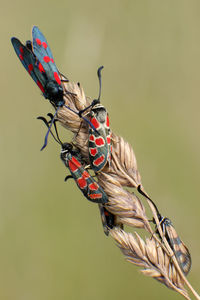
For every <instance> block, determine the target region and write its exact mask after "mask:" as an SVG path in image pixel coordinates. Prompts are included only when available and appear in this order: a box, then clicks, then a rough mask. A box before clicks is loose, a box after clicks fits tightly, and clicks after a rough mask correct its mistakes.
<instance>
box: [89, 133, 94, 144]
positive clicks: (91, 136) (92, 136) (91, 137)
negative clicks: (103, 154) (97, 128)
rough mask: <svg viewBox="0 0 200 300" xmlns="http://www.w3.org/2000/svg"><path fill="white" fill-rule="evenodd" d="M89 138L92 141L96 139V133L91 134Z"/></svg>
mask: <svg viewBox="0 0 200 300" xmlns="http://www.w3.org/2000/svg"><path fill="white" fill-rule="evenodd" d="M89 140H90V141H91V142H93V141H94V135H93V134H90V137H89Z"/></svg>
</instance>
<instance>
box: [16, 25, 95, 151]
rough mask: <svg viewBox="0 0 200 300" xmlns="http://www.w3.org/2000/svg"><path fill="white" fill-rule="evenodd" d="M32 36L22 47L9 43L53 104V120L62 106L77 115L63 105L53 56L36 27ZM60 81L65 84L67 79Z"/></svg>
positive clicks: (17, 41)
mask: <svg viewBox="0 0 200 300" xmlns="http://www.w3.org/2000/svg"><path fill="white" fill-rule="evenodd" d="M32 36H33V42H31V41H27V42H26V45H23V44H22V43H21V42H20V41H19V40H18V39H17V38H15V37H13V38H11V42H12V44H13V47H14V49H15V52H16V54H17V56H18V57H19V59H20V61H21V63H22V64H23V66H24V67H25V69H26V70H27V71H28V73H29V74H30V76H31V77H32V78H33V80H34V81H35V82H36V84H37V85H38V87H39V88H40V90H41V91H42V93H43V96H44V97H45V98H46V99H49V100H50V102H51V104H53V106H54V107H55V108H56V112H55V115H54V118H55V116H56V114H57V111H58V109H59V108H60V107H62V106H65V107H66V108H68V109H69V110H71V111H73V112H74V113H75V114H77V115H79V113H78V112H76V111H74V110H73V109H71V108H70V107H69V106H67V105H65V101H64V98H63V96H64V91H63V86H62V82H61V79H60V75H59V72H58V69H57V67H56V64H55V62H54V59H53V55H52V53H51V49H50V47H49V45H48V43H47V40H46V38H45V37H44V35H43V34H42V32H41V31H40V30H39V28H38V27H37V26H34V27H33V30H32ZM62 81H65V82H67V81H68V79H65V80H62ZM66 93H68V92H66ZM82 119H84V120H85V121H86V122H87V123H89V124H90V126H91V127H93V130H94V131H95V130H96V129H95V127H94V126H93V125H92V124H91V123H90V122H89V121H88V120H87V119H86V118H85V117H83V116H82ZM50 128H51V126H50ZM96 133H97V132H96ZM97 134H98V133H97ZM48 135H49V130H48V131H47V134H46V136H45V141H44V145H43V147H42V148H41V150H43V149H44V148H45V147H46V145H47V140H48Z"/></svg>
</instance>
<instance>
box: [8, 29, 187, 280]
mask: <svg viewBox="0 0 200 300" xmlns="http://www.w3.org/2000/svg"><path fill="white" fill-rule="evenodd" d="M32 37H33V41H32V42H31V41H27V42H26V44H25V45H23V44H22V43H21V42H20V41H19V40H18V39H17V38H15V37H13V38H12V39H11V42H12V44H13V47H14V49H15V52H16V54H17V56H18V58H19V59H20V61H21V63H22V64H23V66H24V67H25V69H26V70H27V71H28V73H29V74H30V76H31V77H32V78H33V80H34V81H35V82H36V84H37V85H38V87H39V88H40V90H41V91H42V94H43V96H44V97H45V98H46V99H49V101H50V103H51V104H52V105H53V106H54V108H55V110H56V112H55V114H54V115H52V114H48V116H49V117H50V120H49V121H47V119H46V118H44V117H39V118H38V119H40V120H42V121H43V122H44V123H45V125H46V126H47V127H48V130H47V133H46V135H45V141H44V145H43V147H42V149H44V148H45V147H46V146H47V141H48V136H49V133H50V134H51V135H52V136H53V138H54V139H55V141H56V142H57V143H59V144H60V146H61V155H60V157H61V160H62V161H63V162H64V164H65V166H66V167H67V168H68V169H69V171H70V175H69V176H67V177H66V180H67V179H68V178H73V179H74V180H75V182H76V184H77V186H78V188H79V189H80V190H81V192H82V194H83V195H84V196H85V197H86V198H87V199H88V200H89V201H92V202H95V203H98V205H99V209H100V215H101V219H102V223H103V228H104V232H105V234H106V235H108V234H109V231H110V230H111V229H113V228H115V227H116V226H120V227H121V228H123V224H122V223H118V221H117V217H116V215H115V214H113V213H111V212H110V211H109V197H108V196H107V194H106V192H105V191H104V189H103V188H102V187H101V186H100V184H99V182H98V181H97V180H95V179H94V176H92V175H91V174H90V173H89V170H88V169H89V168H90V169H92V171H93V172H94V173H95V175H99V174H101V172H103V171H104V168H106V167H108V168H109V167H110V165H111V164H112V136H111V131H110V125H109V116H108V113H107V110H106V108H105V107H104V106H103V105H102V104H101V102H100V97H101V86H102V82H101V71H102V68H103V67H100V68H99V69H98V71H97V75H98V79H99V96H98V98H97V99H94V100H93V101H92V102H91V104H90V105H88V106H86V107H85V108H83V109H81V110H79V111H76V110H74V109H72V108H71V107H70V106H68V105H66V103H65V100H64V96H65V95H66V94H70V92H68V91H67V92H66V91H65V89H64V88H63V82H68V79H67V78H66V77H65V76H63V75H62V74H61V73H60V72H59V71H58V69H57V67H56V64H55V61H54V58H53V55H52V53H51V50H50V47H49V45H48V43H47V41H46V39H45V37H44V35H43V34H42V33H41V31H40V30H39V29H38V27H36V26H34V27H33V30H32ZM62 107H66V108H67V109H69V110H70V111H71V112H73V113H74V114H76V115H77V116H79V117H80V118H81V120H83V122H85V124H87V127H88V132H87V141H88V157H89V163H90V165H89V166H88V163H87V161H86V160H85V158H84V157H83V156H82V154H81V151H80V149H78V148H77V146H76V145H74V144H73V143H72V142H71V143H63V142H61V140H60V138H59V135H58V132H57V127H56V121H57V119H56V117H57V114H58V112H59V109H60V108H62ZM52 126H54V129H55V133H56V134H54V133H53V132H52ZM42 149H41V150H42ZM138 191H139V192H140V193H141V194H142V195H143V196H145V197H146V198H148V200H149V201H151V203H152V204H153V205H154V208H155V210H156V212H157V217H158V220H159V225H160V227H161V229H162V233H163V236H164V237H165V238H166V240H167V242H168V244H169V247H170V248H171V250H172V251H173V253H174V255H175V257H176V259H177V262H178V264H179V266H180V268H181V270H182V271H183V273H184V274H185V275H187V274H188V272H189V270H190V267H191V256H190V253H189V251H188V249H187V247H186V246H185V245H184V243H183V242H182V241H181V240H180V238H179V237H178V235H177V233H176V231H175V229H174V227H173V225H172V223H171V221H170V220H169V219H168V218H163V217H162V216H161V214H160V213H159V211H158V209H157V207H156V205H155V204H154V202H153V201H152V200H151V199H150V198H149V197H148V196H147V195H146V194H145V193H144V192H143V191H140V189H139V188H138ZM153 222H155V219H154V220H153ZM157 225H158V224H157ZM156 233H158V236H159V238H160V240H161V243H162V242H163V238H162V236H161V235H160V234H159V231H158V230H157V227H156Z"/></svg>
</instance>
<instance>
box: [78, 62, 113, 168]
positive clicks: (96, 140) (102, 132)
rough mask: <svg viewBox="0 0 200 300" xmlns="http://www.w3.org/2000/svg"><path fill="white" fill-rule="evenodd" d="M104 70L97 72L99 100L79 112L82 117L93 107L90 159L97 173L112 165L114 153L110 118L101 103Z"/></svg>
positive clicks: (90, 114)
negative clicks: (102, 72) (102, 73)
mask: <svg viewBox="0 0 200 300" xmlns="http://www.w3.org/2000/svg"><path fill="white" fill-rule="evenodd" d="M102 69H103V66H102V67H100V68H99V69H98V71H97V75H98V78H99V86H100V89H99V97H98V99H95V100H93V101H92V103H91V105H90V106H88V107H87V108H85V109H84V110H82V111H80V112H79V115H80V116H82V114H83V112H85V111H86V110H88V109H89V108H90V107H91V110H90V112H89V117H90V123H89V159H90V165H91V167H92V169H93V170H94V171H95V172H99V171H101V170H102V169H103V168H104V167H105V165H106V164H107V162H108V163H110V161H111V152H112V146H111V133H110V125H109V117H108V113H107V110H106V109H105V107H104V106H103V105H102V104H101V103H100V96H101V70H102ZM91 125H92V126H91ZM94 129H96V130H94Z"/></svg>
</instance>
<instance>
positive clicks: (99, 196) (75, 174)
mask: <svg viewBox="0 0 200 300" xmlns="http://www.w3.org/2000/svg"><path fill="white" fill-rule="evenodd" d="M48 116H49V117H50V118H51V120H50V121H49V122H48V121H47V120H46V119H45V118H44V117H38V119H40V120H42V121H43V122H44V123H45V125H46V126H47V127H48V128H49V126H50V124H51V123H52V120H53V115H52V114H48ZM55 122H56V121H55V118H54V120H53V124H54V128H55V132H56V136H57V138H56V137H55V136H54V134H53V133H52V131H51V129H50V133H51V135H52V136H53V138H54V139H55V141H56V142H58V143H59V144H60V145H61V147H62V148H61V155H60V157H61V160H62V161H63V162H64V164H65V166H66V167H67V168H68V169H69V171H70V173H71V175H70V176H67V177H66V178H65V180H67V179H68V178H70V177H71V178H73V179H74V180H75V182H76V184H77V186H78V188H79V189H80V190H81V192H82V193H83V195H84V196H85V197H86V198H87V199H88V200H90V201H92V202H96V203H102V204H105V203H107V202H108V197H107V195H106V193H105V192H104V190H103V189H102V188H101V187H100V185H99V184H98V183H97V182H96V181H95V180H94V178H93V177H92V176H91V175H90V174H89V172H88V171H87V170H86V169H85V168H84V166H83V158H82V156H81V154H80V151H79V150H78V149H73V145H72V144H70V143H62V142H61V140H60V138H59V136H58V132H57V127H56V124H55Z"/></svg>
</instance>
